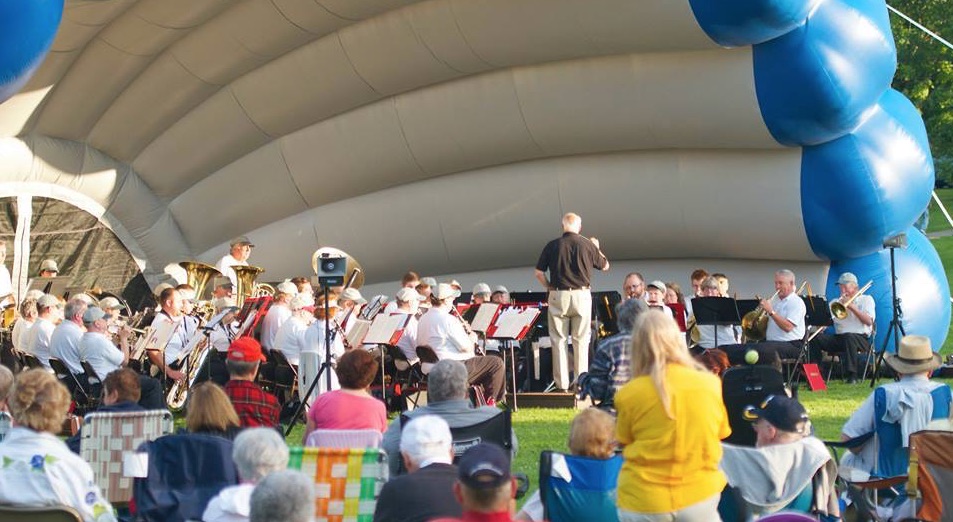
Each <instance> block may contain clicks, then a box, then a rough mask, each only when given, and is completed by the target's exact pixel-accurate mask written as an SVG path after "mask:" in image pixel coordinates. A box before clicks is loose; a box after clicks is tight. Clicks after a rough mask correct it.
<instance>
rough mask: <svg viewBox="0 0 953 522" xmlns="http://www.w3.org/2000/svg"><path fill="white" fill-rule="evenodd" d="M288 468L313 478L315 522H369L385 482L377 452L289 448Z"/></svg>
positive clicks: (384, 456)
mask: <svg viewBox="0 0 953 522" xmlns="http://www.w3.org/2000/svg"><path fill="white" fill-rule="evenodd" d="M288 467H289V468H291V469H296V470H299V471H301V472H302V473H305V474H306V475H309V476H311V477H314V483H315V486H316V487H315V491H316V492H317V500H316V503H317V506H316V514H315V520H316V521H318V522H371V521H372V520H373V519H374V508H375V507H376V505H377V497H378V496H380V493H381V488H382V487H384V483H385V482H387V454H386V453H385V452H384V450H382V449H380V448H364V449H357V448H351V449H347V448H301V447H293V448H291V460H290V461H289V463H288Z"/></svg>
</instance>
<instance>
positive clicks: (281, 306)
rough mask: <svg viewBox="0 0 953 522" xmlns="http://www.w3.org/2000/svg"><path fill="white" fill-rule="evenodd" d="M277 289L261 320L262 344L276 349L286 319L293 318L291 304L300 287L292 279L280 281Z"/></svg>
mask: <svg viewBox="0 0 953 522" xmlns="http://www.w3.org/2000/svg"><path fill="white" fill-rule="evenodd" d="M275 290H276V292H275V299H274V300H273V301H272V302H271V306H270V307H268V313H266V314H265V318H264V319H262V321H261V346H262V347H263V348H265V349H266V350H272V349H274V347H275V336H276V335H278V330H279V329H280V328H281V325H282V324H284V322H285V321H287V320H288V319H290V318H291V308H290V307H289V304H290V303H291V300H292V299H293V298H294V297H295V296H296V295H298V287H297V286H296V285H295V284H294V283H292V282H291V281H290V280H286V281H284V282H282V283H279V284H278V286H277V287H276V288H275ZM226 351H227V348H226Z"/></svg>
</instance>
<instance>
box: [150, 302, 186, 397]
mask: <svg viewBox="0 0 953 522" xmlns="http://www.w3.org/2000/svg"><path fill="white" fill-rule="evenodd" d="M159 306H161V307H162V310H160V311H159V313H157V314H156V317H155V319H153V321H152V327H153V328H158V327H159V326H160V325H162V324H163V323H166V324H171V325H172V328H173V329H174V332H173V334H172V338H171V339H169V342H168V343H167V344H166V346H165V354H164V356H163V351H162V350H149V351H148V352H146V354H147V355H148V357H149V360H150V361H152V364H153V365H155V366H156V367H157V368H160V369H164V370H165V375H166V377H168V378H169V379H172V380H174V381H182V380H184V379H185V374H183V373H182V372H180V371H178V370H177V369H173V368H172V366H171V363H173V362H175V360H176V359H177V358H178V356H179V353H180V352H181V351H182V350H183V349H184V348H185V345H186V344H187V343H188V339H184V337H185V333H184V328H183V326H182V324H183V315H182V306H183V304H182V295H181V294H180V293H179V291H178V290H176V289H175V288H172V287H169V288H166V289H165V290H163V291H162V293H161V294H159Z"/></svg>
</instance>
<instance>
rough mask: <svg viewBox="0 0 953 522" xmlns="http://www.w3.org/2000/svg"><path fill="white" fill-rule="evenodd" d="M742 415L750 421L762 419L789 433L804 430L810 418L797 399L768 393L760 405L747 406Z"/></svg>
mask: <svg viewBox="0 0 953 522" xmlns="http://www.w3.org/2000/svg"><path fill="white" fill-rule="evenodd" d="M742 415H743V417H744V419H745V420H747V421H751V422H754V421H756V420H758V419H764V420H766V421H768V422H770V423H771V425H772V426H774V427H775V428H777V429H779V430H781V431H787V432H790V433H802V432H804V430H805V429H806V427H807V425H806V423H807V422H810V420H811V419H810V417H808V415H807V410H805V409H804V406H802V405H801V403H800V402H798V401H797V399H792V398H790V397H785V396H784V395H768V396H767V397H766V398H765V399H764V401H763V402H762V403H761V405H760V406H758V407H755V406H748V407H747V408H745V411H744V413H743V414H742ZM798 425H800V426H798Z"/></svg>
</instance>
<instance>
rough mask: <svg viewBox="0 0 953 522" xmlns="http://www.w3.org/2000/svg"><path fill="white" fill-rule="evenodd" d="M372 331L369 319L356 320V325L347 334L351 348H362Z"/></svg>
mask: <svg viewBox="0 0 953 522" xmlns="http://www.w3.org/2000/svg"><path fill="white" fill-rule="evenodd" d="M370 329H371V322H370V321H368V320H367V319H361V318H357V319H355V320H354V325H353V326H351V331H350V332H348V333H347V342H348V344H350V345H351V346H360V345H362V344H364V338H365V337H366V336H367V332H368V331H369V330H370Z"/></svg>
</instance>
